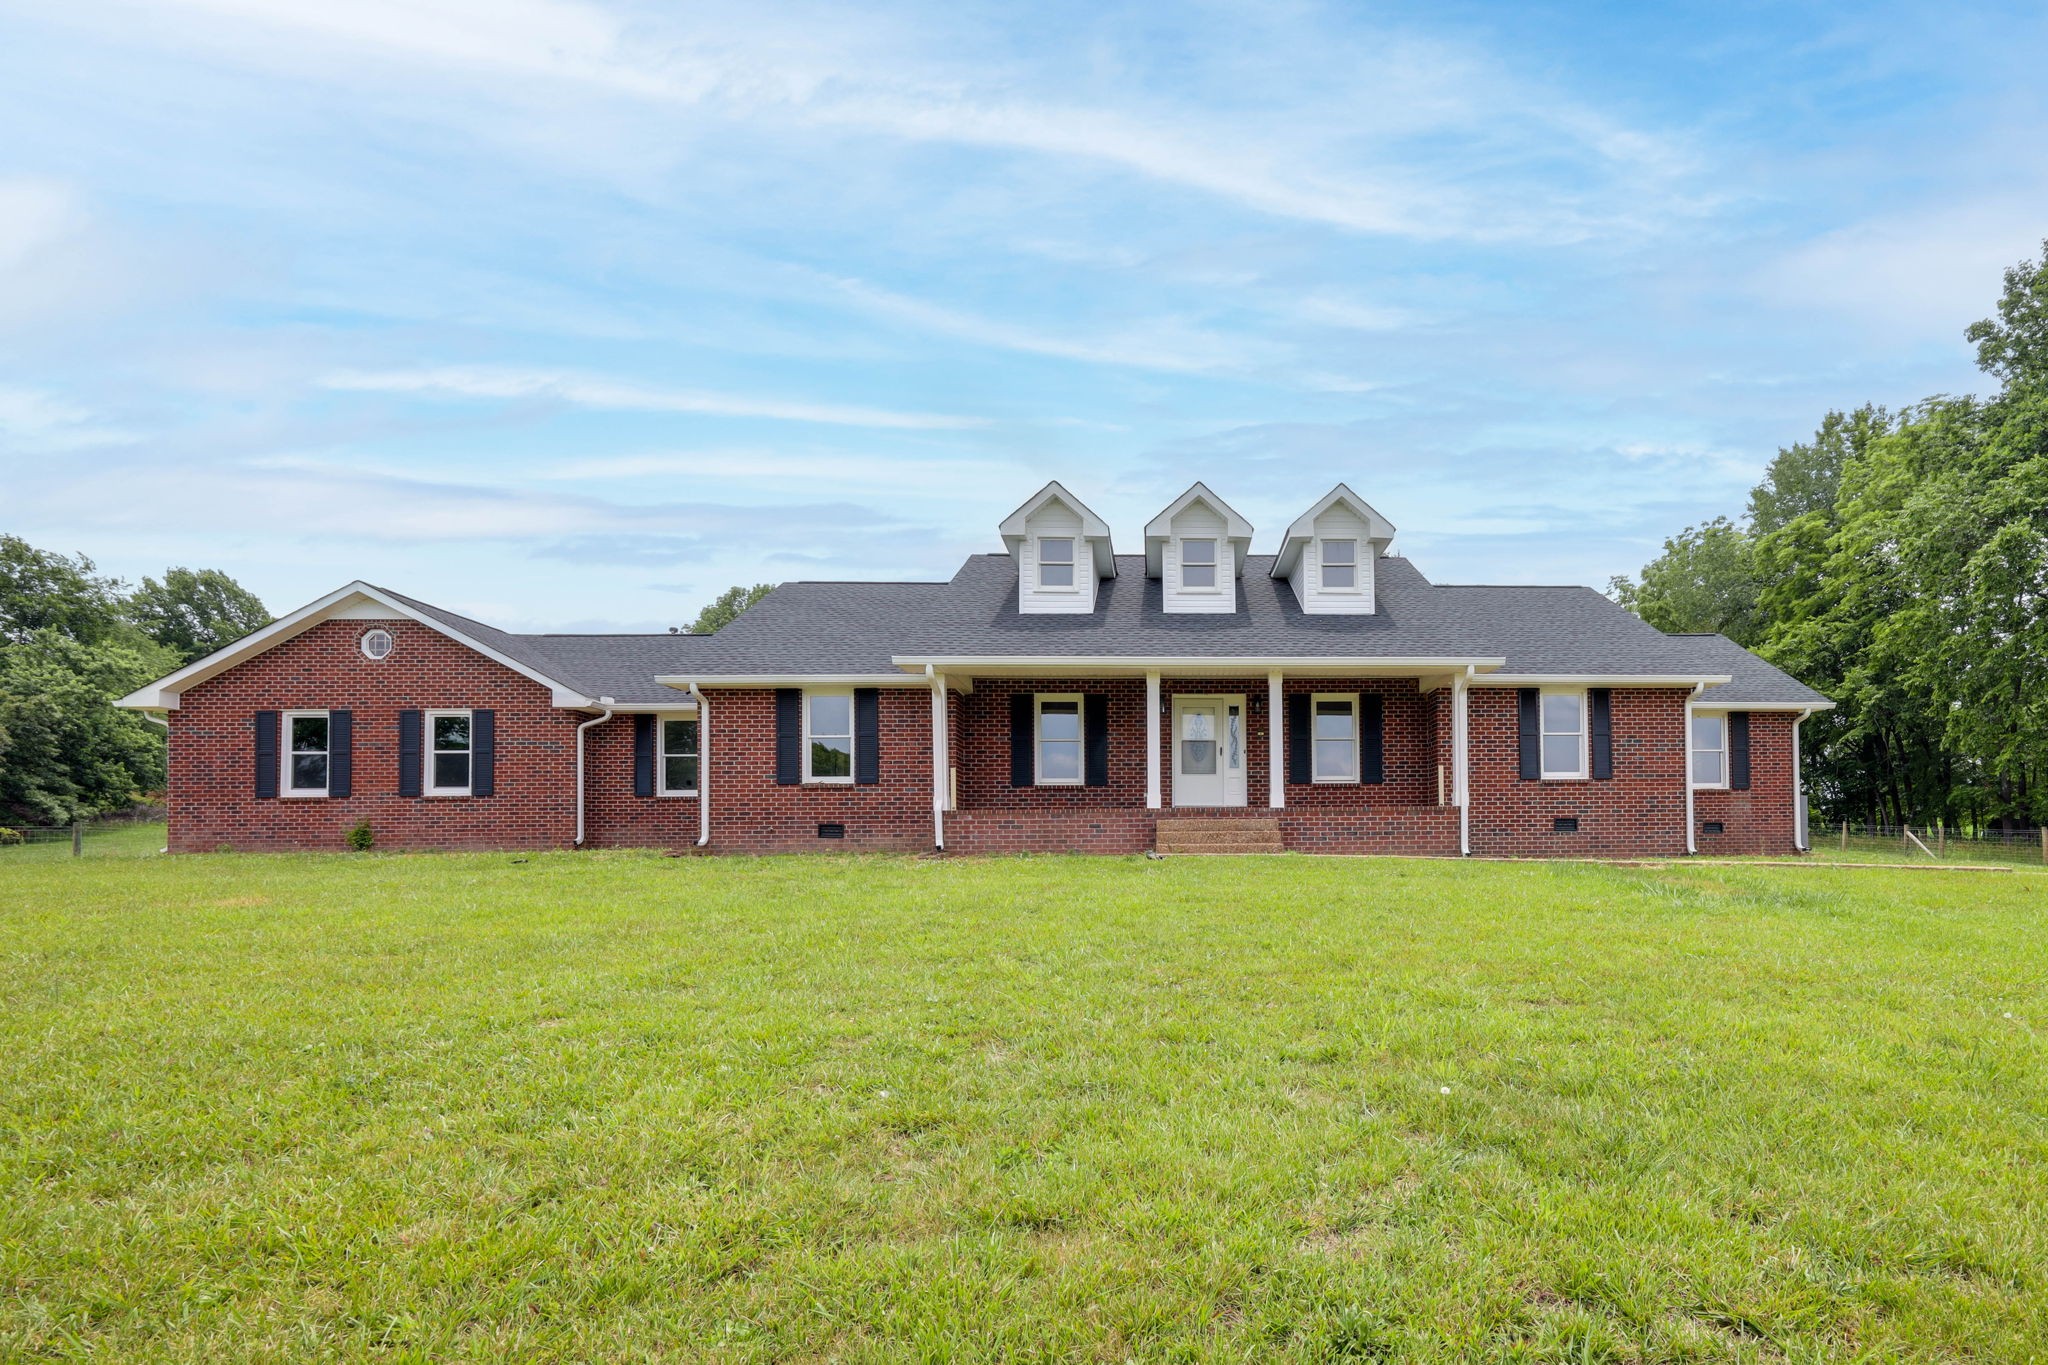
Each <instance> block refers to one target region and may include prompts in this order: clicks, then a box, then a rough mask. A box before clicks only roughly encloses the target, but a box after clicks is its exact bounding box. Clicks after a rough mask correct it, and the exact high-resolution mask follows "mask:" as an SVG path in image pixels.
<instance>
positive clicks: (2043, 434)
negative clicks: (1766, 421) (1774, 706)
mask: <svg viewBox="0 0 2048 1365" xmlns="http://www.w3.org/2000/svg"><path fill="white" fill-rule="evenodd" d="M1966 336H1967V337H1968V339H1969V340H1971V341H1973V342H1975V343H1976V346H1977V364H1978V366H1979V367H1980V368H1981V369H1982V370H1983V371H1984V372H1985V373H1986V374H1988V375H1990V376H1992V377H1993V378H1994V379H1996V380H1997V381H1998V388H1997V391H1996V392H1994V393H1992V394H1991V395H1990V396H1988V397H1977V396H1965V397H1951V396H1948V395H1936V396H1934V397H1931V398H1928V399H1925V400H1924V401H1922V402H1920V403H1917V404H1915V405H1913V406H1911V407H1908V408H1906V409H1904V410H1902V411H1899V412H1888V411H1886V410H1885V409H1884V408H1881V407H1876V406H1865V407H1861V408H1858V409H1856V410H1855V411H1853V412H1830V413H1829V414H1827V416H1826V417H1825V418H1823V419H1822V421H1821V424H1820V427H1819V429H1818V430H1817V431H1815V433H1814V435H1813V437H1812V438H1811V439H1810V440H1806V441H1802V442H1799V443H1798V444H1795V445H1790V446H1786V447H1784V448H1782V449H1781V450H1779V452H1778V455H1777V458H1776V459H1774V460H1773V461H1772V462H1771V464H1770V467H1769V468H1768V469H1767V470H1766V472H1765V474H1764V476H1763V479H1762V481H1761V482H1759V483H1758V484H1757V485H1756V487H1755V488H1753V489H1752V490H1751V491H1750V496H1749V506H1748V510H1747V513H1746V515H1745V516H1744V517H1743V518H1742V519H1741V520H1740V521H1733V520H1730V519H1728V518H1726V517H1722V518H1716V519H1715V520H1713V521H1709V522H1707V523H1706V524H1704V525H1700V526H1692V527H1688V528H1686V530H1685V531H1684V532H1682V533H1681V534H1679V535H1676V536H1673V537H1672V538H1671V539H1669V540H1667V541H1665V542H1664V551H1663V553H1662V554H1661V555H1659V556H1658V557H1657V558H1656V559H1655V560H1654V561H1652V562H1651V563H1649V564H1647V565H1645V566H1644V568H1643V571H1642V574H1641V576H1640V578H1639V579H1636V580H1631V579H1628V578H1616V579H1614V580H1613V581H1612V582H1611V584H1610V587H1609V592H1610V595H1611V596H1613V597H1614V598H1615V599H1616V600H1617V601H1619V602H1621V603H1622V604H1623V605H1625V606H1628V607H1629V608H1631V609H1632V610H1634V611H1635V612H1636V613H1637V614H1638V615H1640V616H1641V617H1642V618H1643V619H1644V620H1645V621H1648V622H1649V623H1650V624H1651V625H1654V626H1656V627H1658V628H1659V629H1661V630H1667V631H1720V632H1722V633H1723V634H1726V635H1728V636H1729V637H1731V638H1732V639H1734V640H1735V641H1736V642H1738V643H1740V644H1743V645H1746V646H1748V647H1749V648H1751V649H1754V650H1756V651H1757V652H1758V653H1759V654H1761V655H1763V656H1764V657H1765V658H1767V659H1769V660H1770V661H1771V662H1773V663H1775V664H1777V665H1778V666H1779V667H1780V668H1783V669H1784V670H1785V671H1786V672H1788V673H1790V674H1792V675H1793V676H1795V677H1797V678H1799V679H1801V680H1802V681H1804V682H1806V683H1808V684H1809V685H1811V686H1813V687H1815V688H1818V689H1819V690H1820V691H1822V692H1824V693H1826V694H1827V695H1828V696H1829V697H1830V698H1831V699H1833V700H1834V701H1835V703H1836V709H1835V710H1833V711H1829V712H1823V713H1821V714H1820V715H1816V716H1814V717H1813V718H1812V719H1811V720H1809V721H1808V722H1807V723H1806V725H1805V726H1804V727H1803V736H1804V749H1805V753H1804V758H1805V761H1806V773H1807V779H1808V788H1809V792H1810V795H1811V799H1812V801H1813V805H1814V808H1815V810H1816V812H1817V813H1818V814H1820V815H1821V816H1822V817H1823V818H1826V819H1830V820H1835V819H1846V820H1867V821H1871V822H1881V823H1888V824H1900V823H1910V824H1929V823H1933V822H1935V821H1941V822H1943V823H1945V824H1947V825H1949V826H1950V827H1953V828H1971V829H1985V828H1999V827H2007V828H2009V827H2012V826H2025V825H2038V824H2042V823H2044V822H2048V241H2044V242H2043V243H2042V255H2041V259H2040V260H2038V261H2025V262H2022V263H2020V264H2019V265H2016V266H2014V267H2013V268H2012V269H2011V270H2008V271H2007V272H2006V273H2005V287H2004V290H2003V292H2002V293H2001V295H2000V297H1999V300H1998V307H1997V316H1995V317H1991V318H1987V319H1985V320H1983V321H1981V322H1977V323H1974V324H1972V325H1971V326H1970V328H1969V329H1968V331H1967V332H1966Z"/></svg>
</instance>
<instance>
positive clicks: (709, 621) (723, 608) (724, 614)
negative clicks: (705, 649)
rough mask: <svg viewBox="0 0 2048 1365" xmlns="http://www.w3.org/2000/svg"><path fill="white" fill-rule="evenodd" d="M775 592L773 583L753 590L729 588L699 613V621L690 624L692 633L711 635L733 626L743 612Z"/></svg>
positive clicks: (759, 585)
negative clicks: (724, 627)
mask: <svg viewBox="0 0 2048 1365" xmlns="http://www.w3.org/2000/svg"><path fill="white" fill-rule="evenodd" d="M773 591H775V585H774V584H773V583H756V584H755V585H754V586H753V587H751V588H745V587H740V586H738V585H737V584H735V585H734V586H732V587H730V588H727V589H726V590H725V591H724V592H722V593H720V594H718V597H717V600H715V601H713V602H712V603H711V605H710V606H707V607H706V608H704V610H702V611H700V612H698V613H697V619H696V620H695V621H693V622H691V623H690V633H691V634H692V635H709V634H711V633H712V632H713V631H715V630H718V629H719V628H720V627H723V626H729V625H731V624H732V623H733V621H734V620H735V619H736V618H737V617H738V616H739V614H740V613H741V612H743V611H745V610H746V609H747V608H748V607H751V606H753V605H754V603H756V602H758V601H760V600H761V599H762V598H764V597H766V596H767V595H768V594H769V593H771V592H773Z"/></svg>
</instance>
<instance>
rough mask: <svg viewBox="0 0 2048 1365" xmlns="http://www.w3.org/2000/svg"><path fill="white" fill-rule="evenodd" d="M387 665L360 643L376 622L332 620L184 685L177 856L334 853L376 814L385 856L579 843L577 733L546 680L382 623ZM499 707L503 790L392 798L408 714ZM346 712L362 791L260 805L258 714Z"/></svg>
mask: <svg viewBox="0 0 2048 1365" xmlns="http://www.w3.org/2000/svg"><path fill="white" fill-rule="evenodd" d="M377 624H381V625H383V626H384V627H385V628H386V629H388V630H390V631H391V633H392V634H393V636H395V637H396V644H395V647H394V648H393V649H392V651H391V654H390V656H389V657H388V658H385V659H381V660H376V661H372V660H370V659H366V658H364V657H363V654H362V650H361V649H360V648H359V647H358V641H359V640H360V639H361V637H362V634H363V632H364V631H365V630H367V629H369V628H370V625H371V623H369V622H365V621H326V622H322V623H321V624H319V625H317V626H314V627H313V628H312V629H310V630H307V631H306V632H304V633H303V634H301V635H299V636H297V637H296V638H294V639H291V640H288V641H286V642H285V643H283V644H280V645H277V646H275V647H274V648H272V649H269V650H267V651H265V652H264V653H262V654H259V655H257V656H256V657H255V658H253V659H251V660H249V661H248V662H247V663H244V664H241V665H239V666H238V667H236V668H233V669H230V670H229V671H227V672H226V673H223V674H221V675H219V676H218V677H215V678H210V679H208V680H207V681H206V682H203V683H200V684H199V685H198V686H196V687H192V688H190V689H188V690H187V691H186V692H185V694H184V696H183V697H182V699H181V701H180V704H179V707H178V709H177V710H175V711H173V712H171V713H170V727H171V728H170V784H169V786H170V797H169V802H170V835H169V846H170V848H171V849H172V851H173V852H181V853H183V852H195V851H198V852H203V851H206V850H210V849H214V848H219V847H223V846H225V847H229V848H237V849H340V848H343V847H344V846H345V845H344V843H343V836H344V835H345V834H346V833H347V831H348V830H349V829H350V828H351V827H352V826H354V825H355V824H356V822H357V821H359V820H365V819H366V820H368V821H369V822H370V828H371V830H372V831H373V832H374V833H375V834H376V837H377V846H378V847H379V848H549V847H556V846H560V845H566V844H568V843H569V842H570V841H571V840H572V839H573V838H574V837H575V824H576V811H575V768H574V758H575V747H574V746H575V731H576V722H577V721H578V720H579V719H583V718H582V717H578V716H576V715H574V714H572V713H570V712H566V711H557V710H556V709H554V707H553V705H552V704H551V700H550V697H549V693H548V690H547V689H546V688H544V687H542V686H541V685H540V684H538V683H535V682H532V681H530V680H528V679H527V678H524V677H522V676H520V675H519V674H517V673H514V672H513V671H512V670H511V669H508V668H505V667H504V666H502V665H500V664H497V663H493V662H492V661H491V660H489V659H487V658H485V657H484V656H483V655H481V654H477V653H475V652H474V651H472V650H470V649H467V648H465V647H464V646H462V645H458V644H456V643H455V642H454V641H452V640H449V639H448V638H447V637H446V636H443V635H441V634H439V633H437V632H435V631H432V630H429V629H428V628H427V627H425V626H421V625H417V624H415V623H412V622H409V621H399V622H380V623H377ZM410 707H420V708H438V707H446V708H452V709H462V708H487V709H491V710H494V711H496V712H497V765H496V777H497V794H496V795H495V796H479V797H402V796H400V795H399V794H398V712H399V711H400V710H401V709H402V708H410ZM344 708H346V709H349V710H352V711H353V712H354V713H355V715H354V721H355V742H354V764H353V768H354V780H353V790H354V795H352V796H348V797H340V798H332V799H324V798H293V797H276V798H271V799H267V800H258V799H257V798H256V795H255V765H256V758H255V753H256V740H255V729H254V726H255V721H254V717H255V713H256V712H258V711H273V710H274V711H290V710H338V709H344Z"/></svg>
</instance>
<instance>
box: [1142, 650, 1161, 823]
mask: <svg viewBox="0 0 2048 1365" xmlns="http://www.w3.org/2000/svg"><path fill="white" fill-rule="evenodd" d="M1145 805H1146V807H1147V808H1148V809H1151V810H1158V809H1159V675H1158V674H1157V673H1147V674H1146V675H1145Z"/></svg>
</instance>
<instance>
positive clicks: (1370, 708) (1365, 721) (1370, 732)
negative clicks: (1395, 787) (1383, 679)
mask: <svg viewBox="0 0 2048 1365" xmlns="http://www.w3.org/2000/svg"><path fill="white" fill-rule="evenodd" d="M1358 780H1359V781H1360V782H1384V781H1386V780H1387V705H1386V698H1384V697H1381V696H1377V695H1375V694H1374V693H1371V692H1362V693H1360V694H1359V697H1358Z"/></svg>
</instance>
